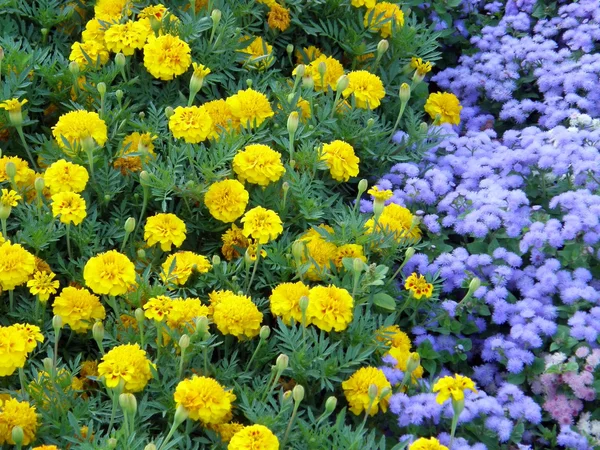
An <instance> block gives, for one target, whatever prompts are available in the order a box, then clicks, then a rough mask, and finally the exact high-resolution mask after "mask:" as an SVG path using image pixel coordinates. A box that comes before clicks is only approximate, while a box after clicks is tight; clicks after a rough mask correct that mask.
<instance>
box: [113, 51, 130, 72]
mask: <svg viewBox="0 0 600 450" xmlns="http://www.w3.org/2000/svg"><path fill="white" fill-rule="evenodd" d="M115 64H116V65H117V67H118V68H119V69H122V68H123V67H125V64H127V58H125V55H124V54H123V53H121V52H119V53H117V54H116V55H115Z"/></svg>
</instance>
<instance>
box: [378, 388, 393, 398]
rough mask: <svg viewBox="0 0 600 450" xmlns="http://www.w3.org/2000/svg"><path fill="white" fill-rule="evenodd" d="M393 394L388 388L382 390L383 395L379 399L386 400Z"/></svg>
mask: <svg viewBox="0 0 600 450" xmlns="http://www.w3.org/2000/svg"><path fill="white" fill-rule="evenodd" d="M391 393H392V390H391V389H390V388H389V387H387V386H386V387H384V388H383V389H382V390H381V395H380V396H379V398H386V397H387V396H388V395H390V394H391Z"/></svg>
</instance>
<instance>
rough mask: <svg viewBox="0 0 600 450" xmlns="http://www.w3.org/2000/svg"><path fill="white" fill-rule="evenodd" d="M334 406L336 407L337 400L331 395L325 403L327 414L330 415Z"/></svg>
mask: <svg viewBox="0 0 600 450" xmlns="http://www.w3.org/2000/svg"><path fill="white" fill-rule="evenodd" d="M336 406H337V398H335V397H334V396H333V395H332V396H331V397H329V398H328V399H327V401H326V402H325V411H326V412H327V414H331V413H332V412H333V411H334V410H335V407H336Z"/></svg>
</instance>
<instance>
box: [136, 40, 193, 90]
mask: <svg viewBox="0 0 600 450" xmlns="http://www.w3.org/2000/svg"><path fill="white" fill-rule="evenodd" d="M190 53H191V49H190V46H189V45H188V44H187V43H186V42H184V41H182V40H181V39H179V38H178V37H177V36H172V35H170V34H165V35H163V36H159V37H155V36H150V37H149V38H148V43H147V44H146V45H145V46H144V66H145V67H146V70H147V71H148V72H149V73H150V75H152V76H153V77H154V78H158V79H159V80H172V79H173V78H175V77H177V76H179V75H181V74H183V73H185V72H186V71H187V70H188V68H189V67H190V66H191V65H192V57H191V54H190Z"/></svg>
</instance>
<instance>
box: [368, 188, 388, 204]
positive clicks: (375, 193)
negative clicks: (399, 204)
mask: <svg viewBox="0 0 600 450" xmlns="http://www.w3.org/2000/svg"><path fill="white" fill-rule="evenodd" d="M367 194H369V195H371V196H372V197H373V199H374V200H380V201H383V202H385V201H386V200H389V199H390V198H392V197H393V195H394V193H393V192H392V191H390V190H389V189H384V190H379V188H378V187H377V186H373V187H372V188H371V189H369V190H368V191H367Z"/></svg>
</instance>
